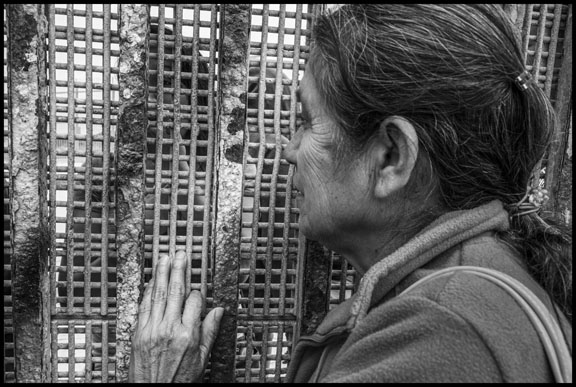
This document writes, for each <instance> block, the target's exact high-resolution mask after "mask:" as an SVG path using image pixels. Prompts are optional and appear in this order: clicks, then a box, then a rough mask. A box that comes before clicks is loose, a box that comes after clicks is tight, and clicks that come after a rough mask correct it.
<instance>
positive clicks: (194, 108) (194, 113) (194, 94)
mask: <svg viewBox="0 0 576 387" xmlns="http://www.w3.org/2000/svg"><path fill="white" fill-rule="evenodd" d="M199 35H200V5H199V4H195V5H194V35H193V37H192V84H191V89H192V90H191V95H190V109H191V112H190V115H191V125H192V128H191V130H190V159H189V160H190V161H189V162H188V165H189V169H188V203H187V213H186V214H187V219H186V257H187V258H186V265H187V268H188V269H187V271H186V286H185V294H186V295H188V294H189V293H190V281H191V277H192V275H191V273H192V242H193V238H192V237H193V235H194V197H195V196H196V195H195V186H196V148H197V147H196V141H197V139H198V130H199V128H198V40H199V38H200V37H199ZM203 235H205V238H204V239H207V238H206V237H207V235H206V234H203ZM202 262H204V261H202ZM202 274H204V273H202ZM205 281H206V278H205V277H204V275H201V281H200V283H201V286H202V285H204V284H205ZM203 289H204V292H202V295H203V296H204V297H206V293H205V286H204V287H203Z"/></svg>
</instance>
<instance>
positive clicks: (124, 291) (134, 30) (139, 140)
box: [102, 4, 150, 382]
mask: <svg viewBox="0 0 576 387" xmlns="http://www.w3.org/2000/svg"><path fill="white" fill-rule="evenodd" d="M149 7H150V6H149V5H147V4H130V5H125V4H122V5H120V23H119V24H120V62H119V63H120V64H119V66H120V76H119V83H120V109H119V113H118V136H117V140H116V141H117V146H116V154H117V158H116V183H117V202H116V225H117V227H116V230H117V235H116V247H117V254H118V266H117V268H116V272H117V277H118V284H117V286H118V287H117V305H118V315H117V318H116V324H117V325H116V334H117V338H116V381H118V382H124V381H126V380H127V378H128V368H129V357H130V350H131V340H130V339H131V335H132V333H133V331H134V328H135V326H136V320H137V315H138V300H139V296H140V292H141V289H142V284H143V261H144V229H143V228H144V227H143V225H144V181H145V176H144V172H145V171H144V165H145V160H144V157H145V150H146V131H147V127H148V119H147V115H146V99H147V92H148V90H147V86H148V79H147V71H146V67H147V61H148V34H149V29H150V26H149ZM103 340H104V339H103ZM102 376H103V377H104V376H105V375H104V369H103V375H102Z"/></svg>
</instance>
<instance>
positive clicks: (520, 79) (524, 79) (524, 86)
mask: <svg viewBox="0 0 576 387" xmlns="http://www.w3.org/2000/svg"><path fill="white" fill-rule="evenodd" d="M530 81H532V74H530V73H529V72H528V70H524V71H523V72H522V73H521V74H520V75H518V76H517V77H516V79H514V83H515V84H516V87H518V90H520V91H526V90H528V83H529V82H530Z"/></svg>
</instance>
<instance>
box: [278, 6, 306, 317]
mask: <svg viewBox="0 0 576 387" xmlns="http://www.w3.org/2000/svg"><path fill="white" fill-rule="evenodd" d="M294 28H295V35H294V55H293V58H292V85H291V87H290V121H289V129H290V138H292V136H294V133H295V132H296V119H297V116H296V109H297V106H298V101H297V99H296V89H297V88H298V82H299V81H298V77H299V74H300V41H301V31H302V4H297V5H296V21H295V25H294ZM293 177H294V165H290V168H289V170H288V176H287V178H286V202H285V204H284V233H283V237H284V241H283V243H282V256H283V257H284V259H282V271H281V273H282V274H281V276H282V278H281V282H282V283H283V284H285V283H286V270H287V268H286V266H287V260H288V248H289V242H288V238H289V236H290V234H289V232H290V227H289V226H288V225H289V224H290V222H291V220H292V180H293ZM284 298H285V293H284V292H281V293H280V300H281V301H280V309H279V313H280V314H284Z"/></svg>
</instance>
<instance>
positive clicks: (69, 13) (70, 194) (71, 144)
mask: <svg viewBox="0 0 576 387" xmlns="http://www.w3.org/2000/svg"><path fill="white" fill-rule="evenodd" d="M66 19H67V20H66V40H67V42H66V43H67V48H68V50H67V54H68V57H67V61H66V62H67V66H68V68H67V76H68V92H67V95H68V104H67V108H68V156H67V157H68V171H67V202H66V263H67V271H66V288H67V292H66V295H67V298H68V299H67V300H66V306H67V308H66V309H67V310H66V311H67V313H68V314H72V313H74V249H75V247H76V246H75V245H74V218H73V215H74V159H75V153H76V146H75V145H76V144H75V142H76V141H75V137H76V133H75V131H74V118H75V110H76V109H75V107H76V105H75V99H74V9H73V5H72V4H68V5H67V6H66Z"/></svg>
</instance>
